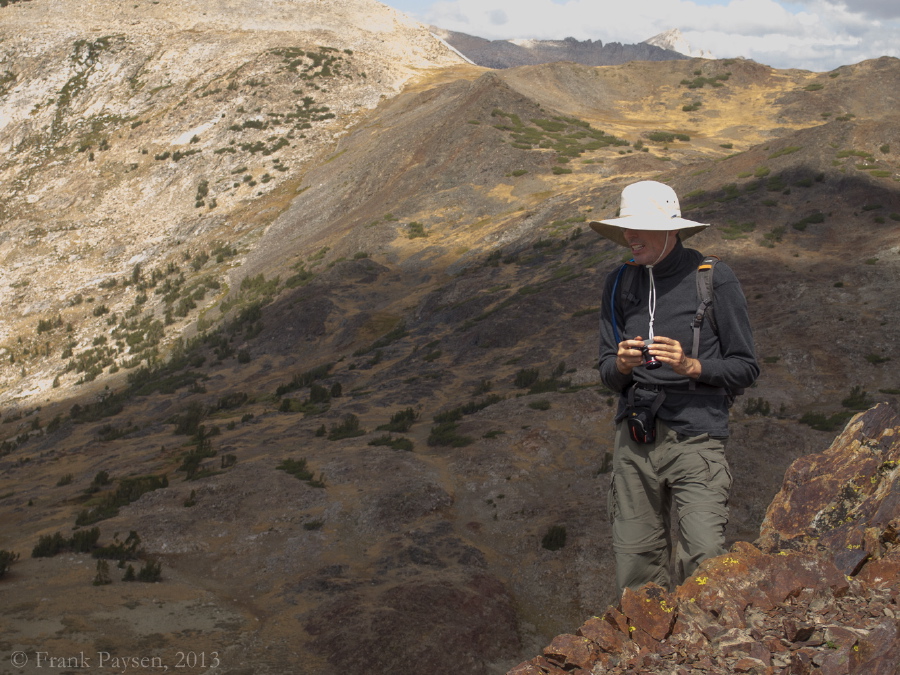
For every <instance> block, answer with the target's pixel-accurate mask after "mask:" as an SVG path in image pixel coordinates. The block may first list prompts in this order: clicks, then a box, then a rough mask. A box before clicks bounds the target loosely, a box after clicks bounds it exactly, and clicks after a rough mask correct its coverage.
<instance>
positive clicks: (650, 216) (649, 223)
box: [590, 180, 709, 246]
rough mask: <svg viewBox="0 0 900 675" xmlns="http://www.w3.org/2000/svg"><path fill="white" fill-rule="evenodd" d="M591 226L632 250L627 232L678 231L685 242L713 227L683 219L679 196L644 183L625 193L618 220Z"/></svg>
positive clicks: (654, 184) (633, 185) (664, 188)
mask: <svg viewBox="0 0 900 675" xmlns="http://www.w3.org/2000/svg"><path fill="white" fill-rule="evenodd" d="M590 226H591V228H592V229H593V230H594V231H595V232H599V233H600V234H602V235H603V236H604V237H606V238H607V239H612V240H613V241H614V242H616V243H617V244H621V245H622V246H628V243H627V242H626V241H625V230H655V231H658V232H671V231H674V230H678V232H679V234H680V236H681V239H682V240H684V239H687V238H688V237H690V236H691V235H693V234H697V233H698V232H700V231H701V230H703V229H704V228H707V227H709V224H704V223H696V222H694V221H693V220H687V219H685V218H682V217H681V207H680V206H679V204H678V195H677V194H675V190H673V189H672V188H670V187H669V186H668V185H666V184H665V183H658V182H656V181H653V180H642V181H639V182H637V183H632V184H631V185H628V186H626V187H625V189H624V190H622V201H621V202H620V204H619V214H618V217H617V218H609V219H607V220H600V221H593V222H591V223H590Z"/></svg>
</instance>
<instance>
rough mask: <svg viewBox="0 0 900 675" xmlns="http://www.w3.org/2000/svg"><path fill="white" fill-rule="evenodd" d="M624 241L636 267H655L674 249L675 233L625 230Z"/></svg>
mask: <svg viewBox="0 0 900 675" xmlns="http://www.w3.org/2000/svg"><path fill="white" fill-rule="evenodd" d="M624 234H625V241H626V242H628V246H629V247H631V255H632V256H634V262H636V263H637V264H638V265H655V264H656V263H658V262H659V261H661V260H662V259H663V258H665V257H666V256H667V255H669V253H670V252H671V251H672V249H673V248H675V241H676V239H677V238H678V236H677V234H676V233H675V232H659V231H657V230H625V233H624Z"/></svg>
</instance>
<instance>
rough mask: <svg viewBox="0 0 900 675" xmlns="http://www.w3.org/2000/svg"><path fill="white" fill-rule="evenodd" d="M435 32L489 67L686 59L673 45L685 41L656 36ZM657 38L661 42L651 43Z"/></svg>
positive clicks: (437, 30)
mask: <svg viewBox="0 0 900 675" xmlns="http://www.w3.org/2000/svg"><path fill="white" fill-rule="evenodd" d="M431 29H432V31H433V32H434V34H435V35H437V36H439V37H440V38H441V39H442V40H444V41H445V42H447V44H449V45H451V46H452V47H453V48H454V49H456V50H457V51H459V53H460V54H463V55H465V57H466V58H467V59H469V60H470V61H471V62H472V63H474V64H477V65H479V66H484V67H485V68H516V67H518V66H534V65H538V64H540V63H551V62H554V61H572V62H573V63H581V64H584V65H586V66H619V65H622V64H623V63H628V62H629V61H671V60H675V59H683V58H686V57H685V55H684V54H682V53H680V51H679V50H677V49H675V48H674V46H672V45H678V46H679V47H683V46H684V42H683V40H682V42H677V41H673V40H672V36H669V35H663V36H662V37H660V36H656V37H655V38H651V39H650V40H645V41H644V42H641V43H639V44H622V43H620V42H607V43H606V44H603V42H601V41H600V40H576V39H575V38H572V37H568V38H565V39H564V40H515V39H514V40H486V39H485V38H480V37H476V36H474V35H467V34H466V33H460V32H458V31H452V30H444V29H442V28H439V27H437V26H432V27H431ZM657 38H659V42H658V43H657V42H653V41H651V40H656V39H657ZM698 56H699V55H698ZM703 56H704V57H705V56H706V55H705V54H704V55H703Z"/></svg>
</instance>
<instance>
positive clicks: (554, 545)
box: [541, 525, 567, 551]
mask: <svg viewBox="0 0 900 675" xmlns="http://www.w3.org/2000/svg"><path fill="white" fill-rule="evenodd" d="M566 537H567V534H566V528H565V526H563V525H551V526H550V529H549V530H547V533H546V534H545V535H544V537H543V539H541V546H543V547H544V548H545V549H547V550H548V551H558V550H559V549H561V548H562V547H563V546H565V545H566Z"/></svg>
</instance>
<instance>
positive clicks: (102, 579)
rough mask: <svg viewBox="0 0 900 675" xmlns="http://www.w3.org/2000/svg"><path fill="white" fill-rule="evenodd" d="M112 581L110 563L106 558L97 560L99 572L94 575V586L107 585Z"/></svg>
mask: <svg viewBox="0 0 900 675" xmlns="http://www.w3.org/2000/svg"><path fill="white" fill-rule="evenodd" d="M111 583H112V577H110V576H109V563H108V562H107V561H106V560H102V559H101V560H98V561H97V574H96V576H95V577H94V586H106V585H108V584H111Z"/></svg>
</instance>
